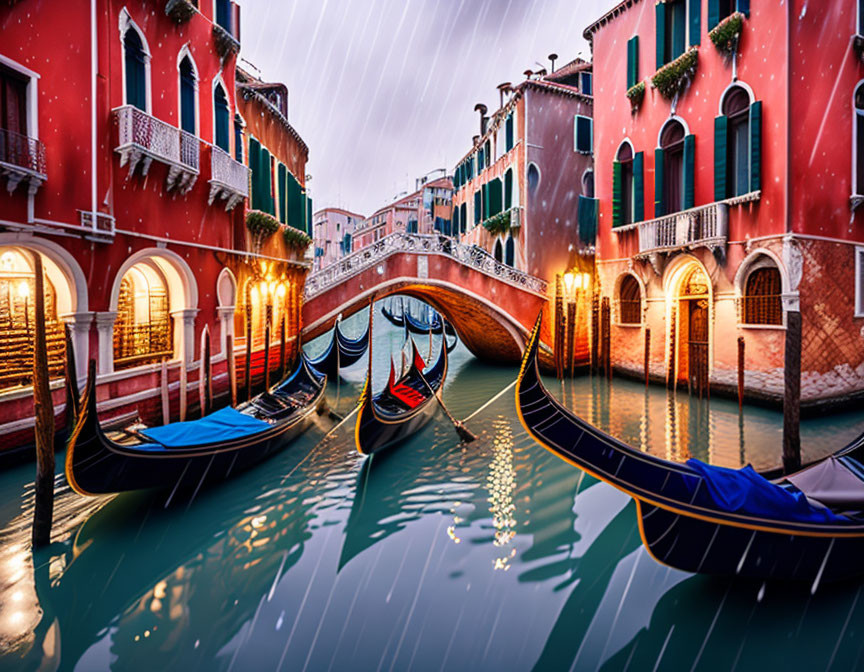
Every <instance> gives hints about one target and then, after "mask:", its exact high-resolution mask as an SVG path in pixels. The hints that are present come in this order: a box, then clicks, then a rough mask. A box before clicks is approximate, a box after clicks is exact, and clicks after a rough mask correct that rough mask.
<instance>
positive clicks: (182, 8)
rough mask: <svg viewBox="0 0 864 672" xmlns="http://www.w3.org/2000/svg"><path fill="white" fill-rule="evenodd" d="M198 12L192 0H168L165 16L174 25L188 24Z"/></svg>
mask: <svg viewBox="0 0 864 672" xmlns="http://www.w3.org/2000/svg"><path fill="white" fill-rule="evenodd" d="M197 11H198V10H197V9H196V8H195V5H194V4H193V3H192V2H191V0H168V2H166V3H165V14H167V15H168V16H169V17H170V18H171V20H172V21H174V23H186V22H187V21H188V20H189V19H191V18H192V17H193V16H194V15H195V12H197Z"/></svg>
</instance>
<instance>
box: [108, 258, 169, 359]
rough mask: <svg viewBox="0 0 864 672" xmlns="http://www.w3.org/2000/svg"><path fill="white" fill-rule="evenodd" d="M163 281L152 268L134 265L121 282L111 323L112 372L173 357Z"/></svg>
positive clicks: (165, 288)
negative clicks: (115, 310) (114, 320)
mask: <svg viewBox="0 0 864 672" xmlns="http://www.w3.org/2000/svg"><path fill="white" fill-rule="evenodd" d="M168 311H169V307H168V289H167V287H166V283H165V279H164V277H163V276H162V274H161V272H159V271H158V270H157V269H156V267H155V266H153V265H150V264H148V263H146V262H141V263H138V264H135V265H134V266H133V267H132V268H130V269H129V270H128V271H126V273H125V274H124V276H123V279H122V280H121V281H120V295H119V299H118V301H117V321H116V322H115V323H114V368H115V369H122V368H129V367H131V366H140V365H142V364H148V363H151V362H159V361H162V360H163V359H171V358H172V357H173V356H174V339H173V333H172V324H171V316H170V315H169V312H168Z"/></svg>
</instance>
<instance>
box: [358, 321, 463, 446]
mask: <svg viewBox="0 0 864 672" xmlns="http://www.w3.org/2000/svg"><path fill="white" fill-rule="evenodd" d="M370 330H371V315H370ZM446 340H447V339H446V338H444V337H443V334H442V340H441V347H440V349H439V352H438V359H437V360H436V362H435V364H433V365H432V366H431V368H429V369H427V370H425V371H424V366H425V364H424V362H423V358H422V357H421V356H420V353H419V352H418V351H417V345H416V344H415V343H414V341H413V340H412V341H411V347H412V350H413V357H412V359H411V363H410V366H409V367H408V370H407V371H406V372H405V374H404V375H402V376H401V377H400V378H399V379H398V380H397V379H396V375H395V367H394V366H393V364H392V362H391V364H390V378H389V380H388V381H387V386H386V387H385V388H384V389H383V390H382V391H381V392H379V393H378V394H375V395H373V394H372V367H371V364H370V367H369V372H368V373H367V374H366V382H365V384H364V386H363V392H362V393H361V394H360V401H359V402H358V403H359V409H358V413H357V422H356V424H355V427H354V440H355V443H356V445H357V450H358V451H359V452H360V453H361V454H362V455H371V454H373V453H377V452H378V451H380V450H383V449H385V448H387V447H389V446H392V445H394V444H396V443H398V442H399V441H401V440H403V439H405V438H407V437H409V436H411V435H412V434H415V433H416V432H418V431H419V430H420V429H421V428H422V427H423V426H424V425H425V424H426V423H427V422H429V420H431V419H432V416H433V415H434V414H435V411H437V410H438V400H436V398H435V397H436V396H440V395H441V392H442V389H443V386H444V379H445V378H446V377H447V347H446V343H445V342H446ZM369 359H370V362H371V360H372V352H371V350H370V352H369Z"/></svg>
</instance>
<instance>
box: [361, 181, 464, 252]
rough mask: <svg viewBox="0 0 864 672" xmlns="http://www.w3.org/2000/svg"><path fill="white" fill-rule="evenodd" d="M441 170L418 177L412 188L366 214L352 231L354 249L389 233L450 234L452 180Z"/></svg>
mask: <svg viewBox="0 0 864 672" xmlns="http://www.w3.org/2000/svg"><path fill="white" fill-rule="evenodd" d="M439 172H440V173H441V175H442V176H441V177H432V175H433V173H430V174H429V175H426V176H424V177H421V178H419V179H418V180H417V182H416V190H415V191H414V192H412V193H410V194H407V195H402V196H400V197H397V199H396V200H395V201H393V203H391V204H390V205H387V206H385V207H383V208H381V209H380V210H376V211H375V213H374V214H373V215H372V216H371V217H369V218H368V219H367V220H366V221H365V222H364V223H363V226H362V227H361V228H359V229H357V230H356V231H355V232H354V249H355V250H359V249H360V248H363V247H366V246H367V245H371V244H372V243H374V242H376V241H378V240H381V238H383V237H384V236H387V235H389V234H391V233H399V232H404V233H435V232H438V233H441V234H442V235H451V233H452V224H451V219H450V215H451V209H452V197H453V180H452V179H451V178H449V177H447V176H446V175H445V174H444V171H443V170H441V171H435V173H439Z"/></svg>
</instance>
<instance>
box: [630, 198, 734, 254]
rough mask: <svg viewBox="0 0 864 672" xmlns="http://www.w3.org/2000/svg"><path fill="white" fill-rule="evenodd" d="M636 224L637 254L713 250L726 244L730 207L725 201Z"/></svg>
mask: <svg viewBox="0 0 864 672" xmlns="http://www.w3.org/2000/svg"><path fill="white" fill-rule="evenodd" d="M637 227H638V230H639V254H640V255H648V254H656V253H658V252H667V251H672V250H680V249H690V248H694V247H708V248H711V249H713V248H715V247H720V246H723V245H725V244H726V237H727V235H728V231H729V206H728V205H727V204H726V203H724V202H717V203H710V204H709V205H703V206H699V207H698V208H690V209H689V210H683V211H681V212H676V213H675V214H672V215H665V216H663V217H657V218H656V219H649V220H647V221H645V222H640V223H639V224H638V225H637Z"/></svg>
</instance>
